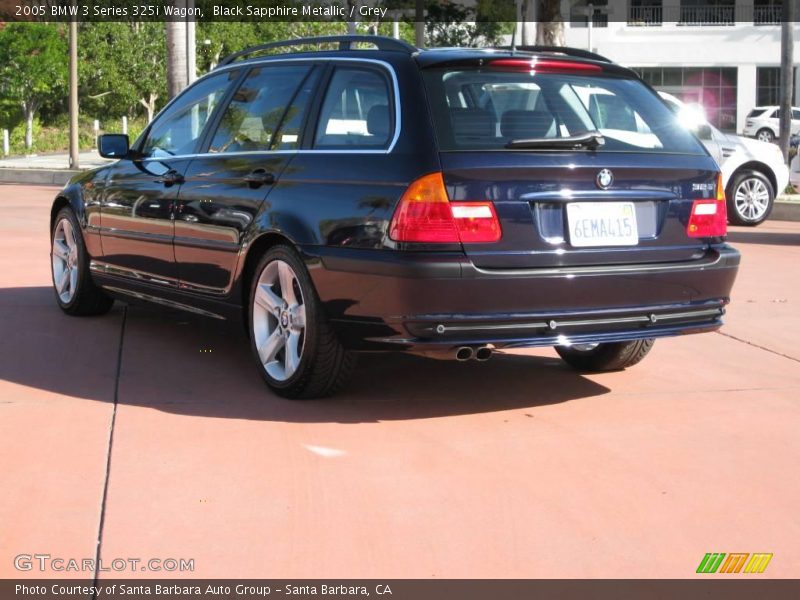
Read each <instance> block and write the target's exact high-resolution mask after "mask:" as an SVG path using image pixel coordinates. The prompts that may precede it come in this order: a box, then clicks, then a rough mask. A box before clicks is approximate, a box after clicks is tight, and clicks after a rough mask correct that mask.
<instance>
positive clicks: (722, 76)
mask: <svg viewBox="0 0 800 600" xmlns="http://www.w3.org/2000/svg"><path fill="white" fill-rule="evenodd" d="M634 70H635V71H636V72H637V73H639V75H640V76H641V77H642V79H644V80H645V81H646V82H647V83H649V84H650V85H651V86H653V87H654V88H655V89H657V90H659V91H664V92H667V93H669V94H672V95H673V96H675V97H676V98H680V99H681V100H683V101H684V102H686V103H688V104H692V103H696V104H700V105H701V106H702V107H703V108H704V109H705V113H706V118H707V119H708V122H709V123H711V124H712V125H714V126H715V127H717V128H718V129H721V130H722V131H732V132H735V131H736V86H737V77H738V73H737V69H736V67H646V68H638V69H634Z"/></svg>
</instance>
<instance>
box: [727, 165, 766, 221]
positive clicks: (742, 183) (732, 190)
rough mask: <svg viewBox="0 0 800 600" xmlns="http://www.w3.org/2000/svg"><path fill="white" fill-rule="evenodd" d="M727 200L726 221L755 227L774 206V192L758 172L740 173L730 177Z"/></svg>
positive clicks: (764, 219) (764, 177)
mask: <svg viewBox="0 0 800 600" xmlns="http://www.w3.org/2000/svg"><path fill="white" fill-rule="evenodd" d="M725 197H726V198H727V208H728V221H730V222H731V224H733V225H747V226H750V227H755V226H756V225H760V224H761V223H763V222H764V221H766V219H767V217H769V214H770V213H771V212H772V206H773V205H774V204H775V190H773V189H772V183H770V180H769V179H767V177H766V176H765V175H764V174H763V173H761V172H759V171H741V172H738V173H735V174H734V176H733V177H731V182H730V183H729V184H728V189H727V190H726V192H725Z"/></svg>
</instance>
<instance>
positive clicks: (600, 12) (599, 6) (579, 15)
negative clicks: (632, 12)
mask: <svg viewBox="0 0 800 600" xmlns="http://www.w3.org/2000/svg"><path fill="white" fill-rule="evenodd" d="M589 4H591V5H592V6H594V8H595V10H594V15H593V16H592V25H593V26H594V27H608V11H607V10H606V8H607V7H608V0H581V2H579V3H578V4H576V5H574V6H573V7H572V8H571V9H570V13H569V23H570V27H577V28H581V27H587V26H588V24H589V16H588V15H587V14H585V13H584V11H585V10H586V8H587V7H588V6H589Z"/></svg>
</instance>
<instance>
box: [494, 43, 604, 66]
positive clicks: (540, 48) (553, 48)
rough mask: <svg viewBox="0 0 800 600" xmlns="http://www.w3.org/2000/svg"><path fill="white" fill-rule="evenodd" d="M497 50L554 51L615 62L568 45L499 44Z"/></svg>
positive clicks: (577, 56)
mask: <svg viewBox="0 0 800 600" xmlns="http://www.w3.org/2000/svg"><path fill="white" fill-rule="evenodd" d="M496 49H497V50H512V49H513V50H521V51H522V52H553V53H557V54H564V55H566V56H574V57H576V58H588V59H589V60H597V61H600V62H605V63H610V62H613V61H611V60H609V59H608V58H606V57H605V56H601V55H599V54H596V53H594V52H589V51H588V50H581V49H580V48H570V47H568V46H516V47H515V48H512V47H511V46H497V48H496Z"/></svg>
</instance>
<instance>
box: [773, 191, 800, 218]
mask: <svg viewBox="0 0 800 600" xmlns="http://www.w3.org/2000/svg"><path fill="white" fill-rule="evenodd" d="M796 197H797V196H795V198H796ZM785 198H787V197H785V196H782V197H780V198H778V200H776V201H775V205H774V206H773V207H772V213H771V214H770V215H769V220H770V221H800V202H798V201H797V200H788V199H785Z"/></svg>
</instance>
